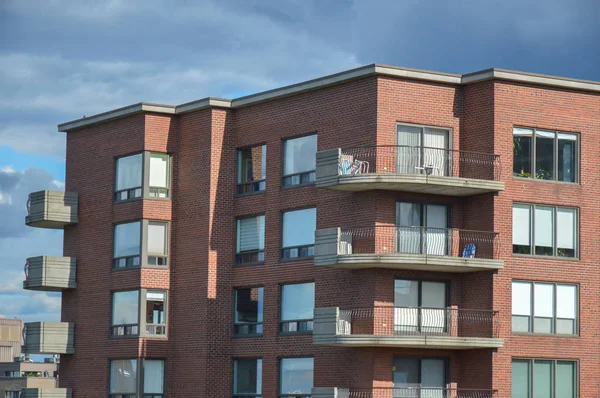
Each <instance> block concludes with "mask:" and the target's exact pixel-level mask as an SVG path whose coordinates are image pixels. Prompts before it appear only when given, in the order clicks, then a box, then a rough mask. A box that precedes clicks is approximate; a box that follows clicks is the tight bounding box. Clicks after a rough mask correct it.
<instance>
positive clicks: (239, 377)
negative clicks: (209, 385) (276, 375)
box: [233, 358, 262, 397]
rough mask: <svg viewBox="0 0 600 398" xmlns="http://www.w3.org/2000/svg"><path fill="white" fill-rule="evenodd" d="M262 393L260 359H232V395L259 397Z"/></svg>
mask: <svg viewBox="0 0 600 398" xmlns="http://www.w3.org/2000/svg"><path fill="white" fill-rule="evenodd" d="M261 394H262V359H254V358H244V359H235V360H234V361H233V396H234V397H253V396H254V397H260V396H261Z"/></svg>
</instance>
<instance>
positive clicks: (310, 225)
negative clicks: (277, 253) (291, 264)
mask: <svg viewBox="0 0 600 398" xmlns="http://www.w3.org/2000/svg"><path fill="white" fill-rule="evenodd" d="M282 219H283V223H282V224H283V227H282V237H281V241H282V242H281V243H282V249H281V258H296V257H311V256H314V254H315V229H316V225H317V209H315V208H311V209H302V210H294V211H286V212H284V213H283V216H282Z"/></svg>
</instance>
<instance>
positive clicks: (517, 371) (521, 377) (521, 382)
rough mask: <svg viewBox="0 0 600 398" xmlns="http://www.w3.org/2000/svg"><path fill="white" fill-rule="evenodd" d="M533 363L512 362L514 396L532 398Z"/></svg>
mask: <svg viewBox="0 0 600 398" xmlns="http://www.w3.org/2000/svg"><path fill="white" fill-rule="evenodd" d="M530 366H531V362H530V361H528V360H519V359H513V361H512V396H513V397H522V398H530V397H531V372H530V368H529V367H530Z"/></svg>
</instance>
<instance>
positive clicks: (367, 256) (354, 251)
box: [314, 226, 504, 272]
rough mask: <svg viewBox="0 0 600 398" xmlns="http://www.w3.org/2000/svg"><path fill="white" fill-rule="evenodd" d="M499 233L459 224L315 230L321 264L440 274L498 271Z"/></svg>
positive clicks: (316, 251) (315, 259)
mask: <svg viewBox="0 0 600 398" xmlns="http://www.w3.org/2000/svg"><path fill="white" fill-rule="evenodd" d="M498 249H499V240H498V234H497V233H494V232H484V231H469V230H462V229H455V228H432V227H396V226H375V227H357V228H328V229H319V230H317V231H315V257H314V264H315V265H316V266H328V267H336V268H353V269H365V268H391V269H410V270H419V271H440V272H475V271H485V270H497V269H500V268H502V267H503V266H504V261H502V260H498V251H499V250H498Z"/></svg>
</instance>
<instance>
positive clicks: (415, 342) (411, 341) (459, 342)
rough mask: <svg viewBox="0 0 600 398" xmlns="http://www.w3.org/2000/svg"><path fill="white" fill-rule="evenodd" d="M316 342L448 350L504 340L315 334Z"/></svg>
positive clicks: (494, 344) (489, 345)
mask: <svg viewBox="0 0 600 398" xmlns="http://www.w3.org/2000/svg"><path fill="white" fill-rule="evenodd" d="M313 343H314V344H322V345H329V346H343V347H407V348H428V349H447V350H472V349H483V348H501V347H503V346H504V340H503V339H499V338H484V337H451V336H388V335H381V336H377V335H367V334H353V335H335V336H316V335H313Z"/></svg>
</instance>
